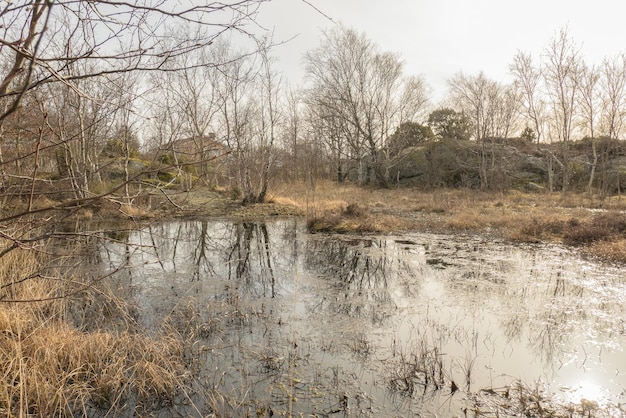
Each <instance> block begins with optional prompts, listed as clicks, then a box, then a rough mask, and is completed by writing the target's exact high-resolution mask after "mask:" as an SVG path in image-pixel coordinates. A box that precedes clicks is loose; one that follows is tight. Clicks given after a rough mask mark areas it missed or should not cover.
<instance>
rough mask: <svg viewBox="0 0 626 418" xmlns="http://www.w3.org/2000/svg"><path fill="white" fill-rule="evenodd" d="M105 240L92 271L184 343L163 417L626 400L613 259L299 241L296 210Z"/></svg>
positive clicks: (458, 238) (532, 249)
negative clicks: (180, 383)
mask: <svg viewBox="0 0 626 418" xmlns="http://www.w3.org/2000/svg"><path fill="white" fill-rule="evenodd" d="M110 236H114V237H115V238H116V239H114V240H108V241H106V243H105V244H103V246H102V247H101V249H100V256H99V261H98V263H99V266H100V267H101V268H102V269H104V270H109V271H113V270H115V269H118V268H119V267H120V266H123V268H122V269H120V270H119V271H117V273H115V275H116V277H117V280H119V281H120V283H121V284H120V286H121V287H122V291H123V292H124V294H125V295H126V297H127V298H129V299H131V301H132V302H133V304H135V305H136V306H137V307H138V317H139V319H140V321H141V323H142V324H143V325H145V326H146V327H147V328H148V329H155V328H156V327H158V326H159V325H160V324H162V323H164V322H170V323H173V324H175V326H177V327H178V328H179V329H180V330H181V333H186V335H188V336H190V338H189V341H190V343H189V344H190V347H189V352H190V353H192V354H193V355H194V356H197V361H196V362H195V363H194V364H195V366H194V367H193V373H192V374H193V377H192V380H193V383H192V385H193V387H194V391H193V394H190V395H189V397H188V398H186V401H187V402H188V404H187V405H186V406H185V405H184V404H185V402H183V404H182V405H178V406H177V407H176V408H175V409H176V411H178V412H177V413H181V414H183V415H196V416H211V414H212V413H215V414H216V415H218V416H246V415H250V416H271V415H272V414H273V415H274V416H288V415H294V416H299V415H303V416H355V417H356V416H389V417H395V416H433V417H434V416H438V417H447V416H476V415H489V414H491V416H495V414H497V415H498V416H507V415H511V416H513V415H516V414H521V413H522V409H521V408H523V407H524V405H520V403H522V404H523V403H524V402H531V401H532V396H531V395H532V394H533V393H534V394H535V395H536V398H535V400H536V399H548V398H549V399H551V402H553V403H554V402H556V403H557V404H562V405H565V406H564V408H566V409H565V410H567V408H570V409H569V410H570V411H571V410H576V411H579V412H580V413H581V414H582V413H591V416H593V413H595V414H596V416H613V415H616V416H619V415H620V414H622V413H623V412H622V411H623V410H626V406H622V404H623V403H625V402H626V394H625V392H624V391H625V390H626V353H624V347H626V325H625V320H626V310H625V308H624V303H623V302H624V300H625V299H626V298H625V296H626V275H625V274H624V269H623V268H620V267H617V266H610V265H607V264H602V263H598V262H595V261H590V260H585V259H582V258H581V257H580V256H579V255H577V254H576V253H575V252H574V251H571V250H569V249H566V248H563V247H559V246H546V245H513V244H510V243H507V242H504V241H499V240H497V239H495V240H494V239H493V238H489V239H487V238H484V237H477V236H463V235H437V234H426V233H409V234H403V235H401V236H390V235H384V236H383V235H380V236H365V237H363V236H343V235H342V236H337V235H322V234H316V235H311V234H309V233H307V232H306V230H305V227H304V224H303V223H302V222H301V221H299V220H279V221H273V222H271V223H230V222H221V221H184V222H170V223H163V224H157V225H151V226H146V227H143V228H141V229H137V230H132V231H128V232H118V233H116V234H115V235H110ZM515 388H517V389H518V392H516V393H517V394H516V395H514V394H513V392H514V391H515ZM521 388H524V390H522V389H521ZM522 393H526V394H527V395H528V396H527V397H526V398H524V396H522ZM539 393H541V396H539V395H538V394H539ZM567 405H569V406H567ZM181 408H182V409H181ZM181 411H183V412H181ZM168 413H170V414H172V415H175V414H174V413H173V412H171V411H170V412H168ZM164 414H165V412H164Z"/></svg>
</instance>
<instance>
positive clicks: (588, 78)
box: [578, 64, 600, 194]
mask: <svg viewBox="0 0 626 418" xmlns="http://www.w3.org/2000/svg"><path fill="white" fill-rule="evenodd" d="M599 80H600V73H599V71H598V69H597V68H596V67H593V66H592V67H588V66H587V65H585V64H583V67H582V73H581V78H580V95H579V98H578V101H579V107H580V109H581V111H582V112H581V113H582V118H583V125H584V128H585V129H586V130H587V132H588V135H589V138H590V140H591V149H592V153H593V160H592V162H591V172H590V173H589V182H588V183H587V192H588V193H590V194H591V192H592V186H593V182H594V178H595V174H596V168H597V166H598V150H597V147H596V132H595V127H596V122H597V119H598V115H599V109H598V108H599V99H600V95H599V89H598V82H599Z"/></svg>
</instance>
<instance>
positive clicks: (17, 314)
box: [0, 249, 185, 416]
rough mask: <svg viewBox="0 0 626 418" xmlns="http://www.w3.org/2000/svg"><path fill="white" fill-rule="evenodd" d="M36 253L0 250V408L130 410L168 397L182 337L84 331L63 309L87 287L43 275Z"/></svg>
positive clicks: (179, 379) (24, 411)
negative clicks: (0, 252)
mask: <svg viewBox="0 0 626 418" xmlns="http://www.w3.org/2000/svg"><path fill="white" fill-rule="evenodd" d="M41 258H42V257H41V256H40V254H37V253H35V252H33V251H32V250H23V249H15V250H13V251H11V252H10V253H8V254H6V255H5V256H4V257H2V258H0V371H1V372H0V373H1V378H2V380H1V381H0V414H2V415H4V416H24V415H32V416H76V415H80V416H85V415H94V413H95V412H96V411H101V412H102V413H103V414H106V413H108V414H109V415H116V416H117V415H120V414H129V415H132V414H133V413H140V411H150V410H151V409H153V408H155V407H158V406H159V405H161V404H162V403H163V402H168V401H171V399H172V396H173V394H175V393H176V391H177V390H178V389H179V388H180V387H181V386H182V385H183V380H184V378H185V363H184V359H183V345H182V342H181V340H180V339H178V338H176V336H175V335H174V334H169V335H168V334H167V333H165V332H163V333H161V334H159V335H156V336H154V337H149V336H147V335H145V334H141V333H137V332H135V331H134V330H133V329H132V327H130V326H127V327H125V329H124V328H122V329H120V328H119V327H116V328H114V329H106V328H100V329H96V330H93V331H86V329H85V328H83V327H80V326H78V325H77V324H75V323H74V322H73V321H70V320H69V319H68V317H69V316H71V315H70V312H72V311H74V314H75V311H76V307H75V305H77V304H78V305H82V304H83V302H85V303H86V301H88V297H87V294H89V293H91V292H90V290H87V289H88V287H85V285H84V283H81V282H79V281H78V280H76V279H73V280H71V279H69V278H66V279H59V278H52V277H45V276H43V275H42V274H41V272H42V271H43V270H42V267H43V264H42V259H41ZM44 262H45V260H44ZM68 294H69V295H72V296H71V297H69V296H68V297H65V296H64V295H68ZM100 296H102V297H104V296H105V295H104V294H103V293H102V291H100ZM108 297H110V295H108ZM111 302H112V303H111V306H110V307H111V309H117V308H119V307H120V306H121V305H123V303H124V302H123V301H122V300H120V299H119V298H118V299H116V300H114V301H112V300H111ZM86 304H88V303H86Z"/></svg>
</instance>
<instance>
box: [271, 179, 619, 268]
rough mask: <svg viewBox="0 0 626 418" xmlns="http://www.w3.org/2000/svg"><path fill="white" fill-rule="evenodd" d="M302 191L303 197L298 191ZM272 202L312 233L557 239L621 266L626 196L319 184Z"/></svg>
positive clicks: (283, 191)
mask: <svg viewBox="0 0 626 418" xmlns="http://www.w3.org/2000/svg"><path fill="white" fill-rule="evenodd" d="M303 190H306V193H303V192H302V191H303ZM277 194H279V195H280V196H281V198H280V199H277V200H276V201H281V202H284V203H285V204H288V205H294V206H295V207H296V208H297V209H298V210H299V211H300V212H301V213H303V214H306V216H307V220H308V226H309V229H310V230H311V231H314V232H338V233H347V232H398V231H406V230H424V231H438V232H464V233H465V232H473V233H488V234H497V235H498V236H504V237H507V238H509V239H511V240H514V241H519V242H544V241H546V242H560V243H564V244H566V245H574V246H577V247H580V248H581V249H582V250H583V251H584V252H585V253H587V254H590V255H594V256H598V257H601V258H603V259H607V260H613V261H625V260H626V252H624V249H625V248H626V215H625V214H624V213H623V211H624V210H625V209H626V199H624V198H622V197H619V196H617V197H613V198H609V199H596V198H594V197H590V196H589V195H587V194H574V193H572V194H566V195H563V194H561V193H547V192H544V193H522V192H518V191H511V192H506V193H497V192H481V191H477V190H468V189H441V190H431V191H424V190H419V189H414V188H397V189H380V188H364V187H357V186H354V185H351V184H343V185H337V184H334V183H330V182H320V183H317V184H316V185H315V186H314V187H308V188H307V187H305V186H303V185H301V184H300V185H283V186H281V187H279V188H278V193H277Z"/></svg>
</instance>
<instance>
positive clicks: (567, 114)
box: [543, 29, 582, 192]
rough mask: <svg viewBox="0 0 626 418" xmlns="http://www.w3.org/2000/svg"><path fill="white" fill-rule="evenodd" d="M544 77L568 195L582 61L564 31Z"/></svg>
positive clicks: (551, 49)
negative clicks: (571, 150) (570, 150)
mask: <svg viewBox="0 0 626 418" xmlns="http://www.w3.org/2000/svg"><path fill="white" fill-rule="evenodd" d="M545 58H546V63H545V65H544V70H545V71H544V73H543V74H544V77H545V83H546V88H547V94H548V97H549V98H550V102H551V105H552V116H553V121H554V129H555V132H556V134H557V136H558V140H559V141H561V143H562V150H561V160H560V161H558V160H557V162H558V163H559V165H560V166H561V168H562V173H563V178H562V180H563V183H562V191H563V192H566V191H567V188H568V184H569V180H570V174H571V173H570V172H571V167H570V166H569V144H570V141H571V139H572V132H573V130H574V127H575V121H574V118H575V116H576V96H577V93H578V90H579V84H580V74H581V68H582V67H581V59H580V56H579V49H578V46H576V45H575V44H574V42H573V40H572V39H571V38H570V36H569V34H568V32H567V30H566V29H562V30H561V31H560V32H559V35H558V36H556V37H555V38H554V39H553V40H552V41H551V42H550V44H549V45H548V47H547V48H546V52H545Z"/></svg>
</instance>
